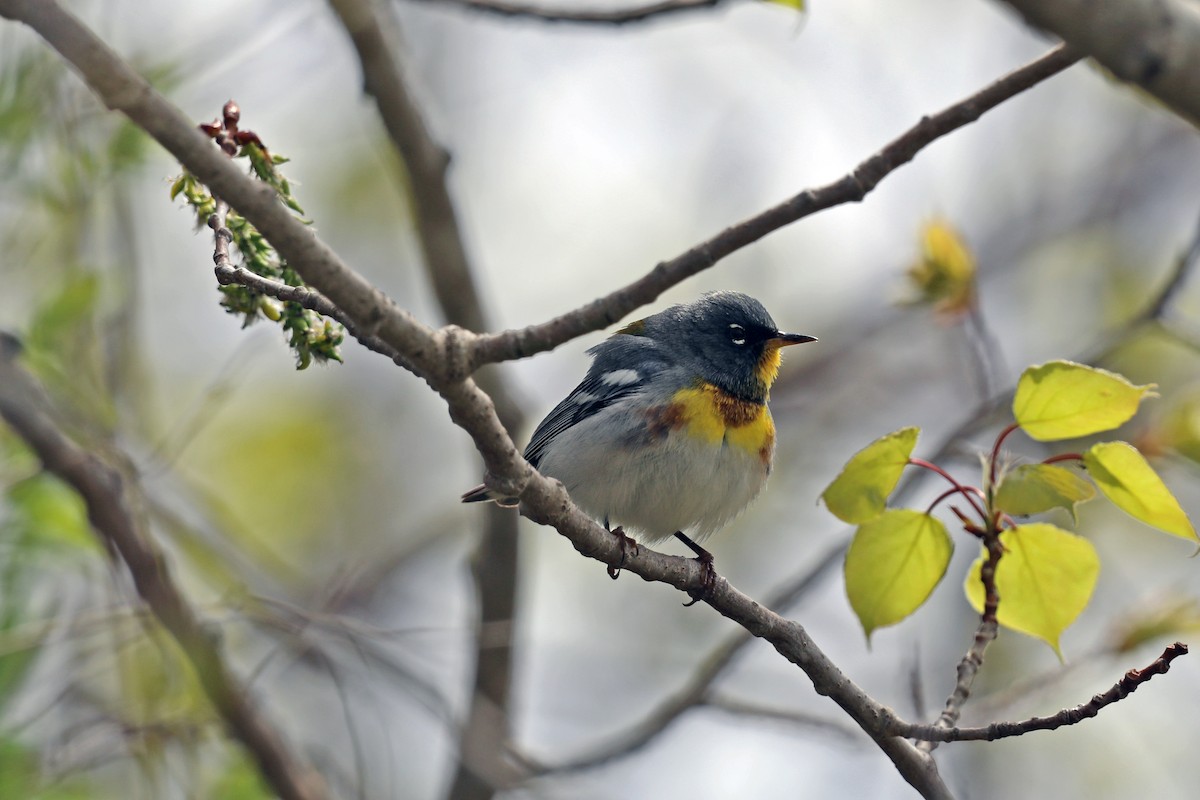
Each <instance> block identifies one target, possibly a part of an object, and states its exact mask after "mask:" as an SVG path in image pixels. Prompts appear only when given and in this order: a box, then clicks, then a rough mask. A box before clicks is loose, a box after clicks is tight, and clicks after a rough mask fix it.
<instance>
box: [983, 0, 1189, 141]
mask: <svg viewBox="0 0 1200 800" xmlns="http://www.w3.org/2000/svg"><path fill="white" fill-rule="evenodd" d="M1007 2H1008V4H1009V5H1010V6H1012V7H1013V8H1015V9H1017V11H1019V12H1021V14H1022V16H1024V17H1025V19H1026V21H1028V22H1029V23H1030V24H1031V25H1034V26H1036V27H1038V28H1041V29H1042V30H1045V31H1049V32H1051V33H1053V34H1055V35H1056V36H1060V37H1061V38H1062V39H1063V40H1064V41H1066V42H1067V43H1068V44H1070V45H1071V46H1072V47H1074V48H1075V49H1076V50H1078V51H1079V52H1080V53H1084V54H1086V55H1089V56H1091V57H1093V58H1095V59H1096V61H1098V62H1100V63H1101V64H1103V65H1104V66H1105V67H1106V68H1107V69H1108V70H1110V71H1111V72H1112V73H1113V74H1114V75H1116V76H1117V77H1118V78H1120V79H1121V80H1124V81H1129V82H1130V83H1135V84H1137V85H1138V86H1141V87H1142V88H1143V89H1145V90H1146V91H1148V92H1149V93H1150V94H1152V95H1154V96H1155V97H1157V98H1158V99H1159V100H1161V101H1163V102H1164V103H1166V104H1167V106H1168V107H1170V109H1171V110H1172V111H1174V112H1175V113H1176V114H1178V115H1180V116H1181V117H1183V118H1184V119H1187V120H1189V121H1190V122H1191V123H1192V124H1193V125H1195V124H1197V123H1198V122H1200V8H1198V7H1197V6H1196V4H1195V3H1194V2H1188V0H1007Z"/></svg>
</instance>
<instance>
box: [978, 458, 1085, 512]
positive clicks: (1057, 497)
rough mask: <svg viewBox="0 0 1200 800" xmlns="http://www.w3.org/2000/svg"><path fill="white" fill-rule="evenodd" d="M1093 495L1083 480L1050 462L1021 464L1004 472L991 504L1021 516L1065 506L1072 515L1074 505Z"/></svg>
mask: <svg viewBox="0 0 1200 800" xmlns="http://www.w3.org/2000/svg"><path fill="white" fill-rule="evenodd" d="M1095 496H1096V490H1095V489H1093V488H1092V485H1091V484H1090V483H1088V482H1087V481H1086V480H1084V479H1083V478H1081V477H1080V476H1079V475H1076V474H1075V473H1074V472H1072V471H1071V470H1069V469H1064V468H1062V467H1057V466H1055V465H1054V464H1022V465H1021V466H1019V467H1017V468H1016V469H1014V470H1012V471H1011V472H1009V473H1007V474H1006V475H1005V476H1004V478H1003V479H1002V480H1001V481H1000V485H999V486H998V487H996V497H995V504H996V508H999V509H1000V510H1001V511H1007V512H1008V513H1009V514H1016V515H1018V516H1024V515H1026V514H1041V513H1042V512H1044V511H1049V510H1050V509H1052V508H1065V509H1066V510H1067V512H1068V513H1070V515H1071V518H1072V519H1075V506H1076V504H1078V503H1082V502H1083V501H1085V500H1091V499H1092V498H1093V497H1095Z"/></svg>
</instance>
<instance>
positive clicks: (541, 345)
mask: <svg viewBox="0 0 1200 800" xmlns="http://www.w3.org/2000/svg"><path fill="white" fill-rule="evenodd" d="M1078 60H1079V56H1078V55H1076V54H1075V53H1073V52H1072V51H1071V50H1068V49H1067V48H1066V47H1058V48H1055V49H1054V50H1051V51H1050V52H1049V53H1047V54H1046V55H1044V56H1042V57H1040V58H1038V59H1035V60H1034V61H1031V62H1030V63H1028V64H1026V65H1025V66H1023V67H1021V68H1020V69H1017V70H1015V71H1013V72H1010V73H1009V74H1008V75H1005V76H1004V77H1002V78H1000V79H998V80H996V81H994V82H993V83H991V84H989V85H988V86H986V87H984V88H983V89H981V90H979V91H978V92H976V93H975V94H972V95H971V96H969V97H967V98H964V99H963V100H960V101H958V102H957V103H954V104H953V105H951V106H948V107H947V108H945V109H943V110H942V111H939V112H938V113H936V114H934V115H932V116H926V117H922V118H921V120H920V121H919V122H917V124H916V125H914V126H913V127H911V128H909V129H908V130H907V131H905V132H904V133H903V134H901V135H900V136H899V137H897V138H896V139H893V140H892V141H891V142H890V143H888V144H887V145H886V146H884V147H883V149H881V150H880V151H878V152H877V153H875V154H874V155H872V156H870V157H869V158H867V159H866V160H865V161H863V162H862V163H861V164H859V165H858V166H857V167H855V168H854V170H853V171H852V172H850V173H849V174H848V175H846V176H844V177H842V178H839V179H838V180H836V181H834V182H833V183H830V184H826V185H825V186H821V187H818V188H815V189H807V190H805V191H803V192H801V193H800V194H798V195H796V196H795V197H792V198H791V199H789V200H786V201H784V202H783V203H780V204H779V205H777V206H774V207H773V208H769V209H767V210H766V211H763V212H761V213H759V214H757V215H755V216H753V217H751V218H749V219H747V220H744V221H742V222H739V223H738V224H736V225H733V226H732V227H729V228H726V229H725V230H724V231H722V232H721V233H719V234H717V235H716V236H714V237H712V238H711V239H709V240H707V241H705V242H701V243H700V244H698V245H696V246H695V247H693V248H691V249H690V250H688V251H687V252H686V253H683V254H682V255H679V256H676V257H675V258H673V259H671V260H669V261H663V262H661V263H659V264H658V265H657V266H656V267H655V268H654V269H652V270H651V271H650V272H649V273H647V274H646V275H644V276H643V277H641V278H639V279H638V280H636V281H634V282H633V283H631V284H629V285H627V286H625V287H622V288H621V289H618V290H616V291H615V292H612V293H610V294H608V295H605V296H604V297H601V298H599V299H596V300H593V301H592V302H590V303H588V304H587V305H585V306H583V307H582V308H578V309H576V310H574V311H570V312H568V313H566V314H564V315H562V316H559V317H555V318H554V319H552V320H549V321H548V322H544V323H541V324H539V325H531V326H529V327H527V328H521V329H518V330H509V331H504V332H502V333H496V334H488V335H485V336H482V337H480V338H479V340H478V341H476V342H475V345H474V348H473V350H474V354H473V355H474V363H475V364H483V363H489V362H493V361H504V360H508V359H513V358H524V357H526V356H530V355H533V354H534V353H540V352H542V351H544V350H550V349H553V348H554V347H557V346H558V345H560V344H562V343H563V342H565V341H568V340H570V339H573V338H575V337H576V336H581V335H583V334H585V333H589V332H591V331H595V330H600V329H601V328H605V327H607V326H609V325H611V324H612V323H614V322H616V321H617V320H619V319H621V318H622V317H624V316H625V315H626V314H628V313H629V312H630V311H632V310H634V309H635V308H637V307H639V306H641V305H644V304H645V303H649V302H651V301H652V300H654V299H655V298H657V297H658V296H659V295H660V294H661V293H662V292H664V291H666V290H667V289H669V288H671V287H672V286H675V285H676V284H678V283H680V282H681V281H683V280H685V279H686V278H690V277H691V276H693V275H695V274H697V273H699V272H702V271H704V270H706V269H708V268H709V267H711V266H712V265H713V264H715V263H716V262H718V261H720V260H721V259H722V258H724V257H725V256H728V255H729V254H731V253H733V252H736V251H737V250H740V249H741V248H743V247H746V246H747V245H749V244H752V243H753V242H756V241H758V240H759V239H761V238H763V237H764V236H766V235H767V234H769V233H773V232H774V231H777V230H779V229H780V228H782V227H784V226H786V225H789V224H791V223H793V222H796V221H797V220H800V219H803V218H804V217H807V216H809V215H811V214H815V213H817V212H818V211H823V210H825V209H827V208H831V207H833V206H837V205H842V204H843V203H856V202H859V201H861V200H862V199H863V198H864V197H866V196H867V194H869V193H870V192H871V191H872V190H873V189H874V188H875V187H876V186H878V185H879V183H880V181H882V180H883V179H884V178H886V177H887V176H888V175H890V174H891V173H892V172H894V171H895V170H897V169H899V168H900V167H902V166H904V165H905V164H907V163H908V162H909V161H911V160H912V159H913V158H914V157H915V156H916V155H917V153H919V152H920V151H921V150H922V149H924V148H925V147H926V146H927V145H929V144H930V143H931V142H933V141H935V140H937V139H939V138H941V137H942V136H945V135H946V134H948V133H951V132H952V131H955V130H957V129H958V128H961V127H963V126H964V125H968V124H970V123H972V122H974V121H975V120H977V119H979V118H980V117H981V116H982V115H983V114H984V113H985V112H987V111H989V110H991V109H993V108H995V107H996V106H998V105H1000V104H1001V103H1003V102H1004V101H1005V100H1008V99H1010V98H1012V97H1014V96H1015V95H1017V94H1020V93H1021V92H1023V91H1025V90H1026V89H1028V88H1030V87H1032V86H1035V85H1037V84H1038V83H1040V82H1042V81H1044V80H1046V79H1047V78H1049V77H1051V76H1053V75H1056V74H1058V73H1059V72H1061V71H1063V70H1064V69H1066V68H1067V67H1069V66H1071V65H1072V64H1074V63H1075V62H1076V61H1078Z"/></svg>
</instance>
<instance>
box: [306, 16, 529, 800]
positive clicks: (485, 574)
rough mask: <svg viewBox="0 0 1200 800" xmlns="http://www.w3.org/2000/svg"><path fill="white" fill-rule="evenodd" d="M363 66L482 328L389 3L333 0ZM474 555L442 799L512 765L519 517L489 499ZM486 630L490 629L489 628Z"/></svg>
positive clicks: (428, 242) (411, 184) (478, 792)
mask: <svg viewBox="0 0 1200 800" xmlns="http://www.w3.org/2000/svg"><path fill="white" fill-rule="evenodd" d="M330 5H331V6H332V7H333V10H334V12H335V13H337V15H338V18H339V19H340V20H341V22H342V25H343V26H344V27H345V29H346V32H347V33H348V34H349V36H350V39H351V41H352V42H353V43H354V47H355V50H356V51H357V52H358V58H359V61H360V62H361V64H362V71H363V84H364V87H365V89H366V92H367V93H368V94H369V95H371V96H372V97H374V98H375V102H376V106H377V108H378V109H379V115H380V118H381V119H382V120H383V123H384V126H385V127H386V128H387V131H388V135H389V136H390V137H391V139H392V142H393V143H394V144H395V146H396V150H397V151H398V152H399V154H400V158H401V160H402V161H403V163H404V166H405V169H406V171H407V188H408V190H409V195H410V197H411V201H412V209H413V214H414V216H415V217H416V232H417V239H418V241H419V242H420V245H421V252H422V255H423V257H424V258H423V261H424V264H425V272H426V275H427V276H428V278H429V282H430V283H431V284H432V286H433V289H434V294H435V295H436V296H437V300H438V304H439V305H440V306H441V309H442V313H443V314H444V316H445V319H446V321H447V322H449V323H450V324H452V325H458V326H461V327H463V328H466V329H468V330H475V331H482V330H485V329H486V328H487V327H488V323H487V318H486V313H485V311H484V308H483V304H482V301H481V300H480V295H479V290H478V288H477V287H476V283H475V279H474V276H473V273H472V269H471V264H470V258H469V257H468V255H467V249H466V245H465V242H464V240H463V236H462V229H461V227H460V226H459V223H458V215H457V213H456V212H455V208H454V202H453V200H452V198H451V197H450V190H449V186H448V184H447V171H448V168H449V165H450V156H449V154H448V153H447V152H446V150H445V148H443V147H442V146H441V145H440V144H439V143H438V142H437V141H436V140H435V139H434V137H433V134H432V133H431V132H430V130H429V128H428V126H426V124H425V120H424V119H423V117H422V115H421V111H420V109H419V108H418V106H417V103H416V101H415V99H414V97H413V92H412V90H411V89H410V87H409V83H408V77H407V76H406V74H405V71H404V63H403V59H402V57H401V54H400V52H399V50H398V48H397V47H395V46H394V45H395V43H396V42H397V40H398V39H399V35H398V31H397V30H396V26H395V24H394V22H395V21H394V19H392V18H391V17H390V16H389V14H388V8H389V7H388V6H387V4H384V3H379V2H376V0H330ZM476 380H477V381H478V384H479V388H480V389H482V390H483V391H484V392H486V393H487V395H488V396H490V397H491V399H492V402H493V403H494V404H495V408H496V415H497V417H498V418H499V421H500V424H501V425H502V426H503V427H504V429H505V430H506V431H515V430H518V429H520V428H521V427H523V425H524V414H523V412H522V411H521V408H520V406H519V404H518V403H517V402H516V401H515V399H514V398H513V396H512V392H511V390H510V389H509V386H508V384H507V382H506V381H504V380H503V378H502V377H501V375H500V374H499V373H498V372H497V371H496V370H495V369H487V370H485V371H483V372H481V373H479V374H478V375H477V376H476ZM483 515H484V529H483V532H482V535H481V536H480V539H479V545H478V547H477V549H476V551H475V554H474V559H473V567H474V569H473V574H474V577H475V588H476V598H475V599H476V614H477V617H476V630H475V671H474V672H475V674H474V685H473V688H472V693H471V705H470V711H469V714H468V718H467V720H466V722H465V724H464V726H463V729H462V734H461V737H460V739H459V753H460V758H459V766H458V770H457V771H456V773H455V776H454V780H453V781H452V782H451V785H450V789H449V792H448V794H447V796H448V797H450V798H454V800H488V798H491V797H492V796H493V794H494V793H495V789H496V787H498V786H504V785H507V784H509V783H511V781H512V778H513V773H512V770H511V768H510V767H509V765H508V764H507V763H506V762H505V760H504V759H503V757H502V756H503V753H504V752H505V750H506V748H507V745H508V740H509V737H510V735H511V728H512V724H511V722H510V720H509V697H510V689H511V685H512V657H513V630H514V619H515V616H516V597H517V582H518V574H517V567H518V563H519V554H518V549H517V543H518V541H519V539H518V537H517V522H518V520H517V516H516V515H515V514H512V513H511V512H508V511H506V510H505V509H502V508H500V507H499V506H496V505H494V504H488V507H487V508H486V509H485V510H484V512H483ZM485 632H486V635H485Z"/></svg>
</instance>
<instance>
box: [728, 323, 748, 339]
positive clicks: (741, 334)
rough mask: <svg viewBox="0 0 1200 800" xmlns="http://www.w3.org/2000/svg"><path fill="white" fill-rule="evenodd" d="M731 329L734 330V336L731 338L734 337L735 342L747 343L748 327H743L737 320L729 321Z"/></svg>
mask: <svg viewBox="0 0 1200 800" xmlns="http://www.w3.org/2000/svg"><path fill="white" fill-rule="evenodd" d="M729 330H731V331H733V336H732V337H730V338H731V339H732V341H733V343H734V344H745V343H746V337H745V333H746V329H745V328H743V327H742V326H741V325H738V324H737V323H736V322H731V323H729Z"/></svg>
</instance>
